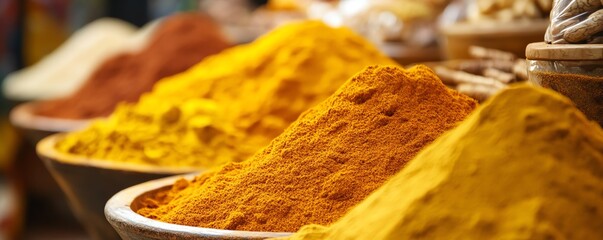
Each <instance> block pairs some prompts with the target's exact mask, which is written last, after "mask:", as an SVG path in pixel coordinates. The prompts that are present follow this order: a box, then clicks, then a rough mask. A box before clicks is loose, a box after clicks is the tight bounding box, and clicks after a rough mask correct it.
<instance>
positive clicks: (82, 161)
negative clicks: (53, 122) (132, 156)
mask: <svg viewBox="0 0 603 240" xmlns="http://www.w3.org/2000/svg"><path fill="white" fill-rule="evenodd" d="M66 135H67V133H56V134H53V135H50V136H48V137H45V138H44V139H42V140H40V142H38V144H37V145H36V152H37V153H38V155H39V156H40V157H41V158H43V159H48V160H50V161H56V162H60V163H63V164H70V165H78V166H82V167H94V168H101V169H108V170H118V171H128V172H138V173H156V174H166V175H175V174H183V173H190V172H198V171H203V170H205V169H203V168H197V167H189V166H182V167H177V166H153V165H146V164H140V163H128V162H115V161H107V160H101V159H94V158H89V157H85V156H81V155H75V154H68V153H63V152H59V151H57V150H56V148H55V146H56V143H57V142H58V141H59V140H61V139H63V138H64V137H65V136H66Z"/></svg>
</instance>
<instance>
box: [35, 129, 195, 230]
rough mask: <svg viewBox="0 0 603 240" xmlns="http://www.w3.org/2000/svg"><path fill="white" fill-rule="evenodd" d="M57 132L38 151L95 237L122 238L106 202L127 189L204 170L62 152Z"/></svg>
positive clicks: (79, 217) (83, 223)
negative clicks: (109, 217) (109, 216)
mask: <svg viewBox="0 0 603 240" xmlns="http://www.w3.org/2000/svg"><path fill="white" fill-rule="evenodd" d="M63 137H64V135H63V134H55V135H51V136H49V137H46V138H44V139H43V140H41V141H40V142H39V143H38V145H37V147H36V150H37V152H38V155H39V156H40V158H41V159H42V160H43V162H44V164H45V165H46V168H48V170H49V171H50V173H51V175H52V176H53V178H54V179H55V180H56V181H57V182H58V183H59V186H60V187H61V189H62V190H63V192H64V193H65V194H66V195H67V198H68V201H69V204H70V207H71V209H72V211H73V212H74V214H75V215H76V217H77V218H78V219H79V221H80V222H81V224H82V225H83V226H84V228H85V229H86V231H87V232H88V233H89V234H90V236H91V237H92V238H94V239H118V238H119V236H118V234H117V232H115V230H113V228H112V227H111V225H110V224H109V223H108V222H107V220H106V219H105V215H104V213H103V212H104V207H105V203H106V202H107V200H109V198H111V196H113V195H114V194H115V193H117V192H119V191H121V190H122V189H124V188H127V187H130V186H133V185H136V184H139V183H142V182H146V181H149V180H153V179H157V178H163V177H167V176H172V175H176V174H183V173H191V172H197V171H200V169H198V168H190V167H157V166H148V165H140V164H132V163H117V162H110V161H103V160H98V159H89V158H86V157H82V156H77V155H71V154H65V153H61V152H58V151H57V150H56V149H55V145H56V143H57V141H58V140H60V139H61V138H63Z"/></svg>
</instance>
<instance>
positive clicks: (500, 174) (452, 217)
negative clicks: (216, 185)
mask: <svg viewBox="0 0 603 240" xmlns="http://www.w3.org/2000/svg"><path fill="white" fill-rule="evenodd" d="M601 226H603V130H602V129H601V128H600V127H599V126H597V124H595V123H594V122H589V121H588V120H587V119H586V117H585V116H584V115H583V114H582V113H581V112H580V111H579V110H578V109H576V108H575V107H574V106H573V105H572V103H571V102H570V101H569V100H568V99H566V98H564V97H562V96H561V95H559V94H556V93H555V92H553V91H550V90H546V89H540V88H538V89H537V88H530V87H525V86H524V87H517V88H512V89H509V90H506V91H504V92H502V93H501V94H499V95H497V96H495V97H494V98H493V99H491V100H490V101H489V102H487V103H485V104H484V105H482V106H481V107H480V108H479V109H478V110H477V111H476V112H475V113H474V114H472V115H471V116H470V117H469V118H467V120H465V121H464V122H463V123H462V124H461V125H460V126H458V127H457V128H455V129H454V130H452V131H450V132H448V133H446V134H445V135H444V136H442V137H441V138H439V139H438V140H436V141H435V142H434V143H433V144H432V145H430V146H429V147H427V148H425V150H424V151H422V152H421V153H420V154H419V155H418V156H417V157H416V158H415V159H413V160H412V161H411V163H410V164H409V165H408V166H407V167H406V168H404V170H402V171H401V172H400V173H398V174H396V175H395V176H394V177H392V178H391V180H389V181H388V182H387V183H386V184H384V185H383V186H382V187H380V188H379V189H378V190H377V191H375V192H374V193H372V194H371V195H370V196H369V197H367V199H366V200H364V201H363V202H361V203H360V204H359V205H357V206H356V207H354V208H353V209H352V210H350V212H348V213H347V214H346V215H345V216H344V217H342V218H341V219H340V220H338V221H337V222H336V223H334V224H333V225H332V226H330V227H328V228H327V227H322V226H318V225H309V226H306V227H304V228H302V229H301V230H300V232H299V233H297V234H296V235H294V236H292V237H290V238H287V239H295V240H301V239H306V240H310V239H311V240H318V239H331V240H338V239H346V240H350V239H376V240H385V239H388V240H389V239H392V240H393V239H600V238H601V236H603V228H601Z"/></svg>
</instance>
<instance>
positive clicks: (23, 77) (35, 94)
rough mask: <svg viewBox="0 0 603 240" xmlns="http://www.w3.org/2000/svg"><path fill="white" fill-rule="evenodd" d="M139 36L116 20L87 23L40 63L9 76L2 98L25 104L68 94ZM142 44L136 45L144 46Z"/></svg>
mask: <svg viewBox="0 0 603 240" xmlns="http://www.w3.org/2000/svg"><path fill="white" fill-rule="evenodd" d="M140 34H141V33H136V27H135V26H133V25H131V24H129V23H127V22H123V21H120V20H117V19H111V18H102V19H99V20H96V21H94V22H91V23H90V24H88V25H86V26H84V27H83V28H82V29H80V30H79V31H77V32H75V33H74V34H73V35H72V36H71V37H70V38H69V39H68V40H67V41H66V42H65V43H64V44H62V45H61V46H60V47H59V48H58V49H57V50H55V51H53V52H52V53H51V54H49V55H48V56H46V57H45V58H43V59H42V60H41V61H40V62H38V63H36V64H34V65H32V66H30V67H27V68H24V69H22V70H19V71H16V72H12V73H11V74H9V75H8V76H7V77H6V79H5V81H4V86H3V91H4V95H6V97H8V98H10V99H13V100H19V101H26V100H34V99H52V98H57V97H65V96H67V95H69V94H72V93H74V92H75V91H77V89H78V88H80V87H81V86H82V84H84V82H85V80H86V79H87V77H88V76H89V75H90V74H91V73H92V72H93V71H94V69H96V68H97V67H98V65H100V64H101V63H102V62H104V61H105V60H106V59H108V58H109V57H110V56H111V55H113V54H116V53H118V52H123V51H128V50H130V49H127V47H128V46H133V43H132V44H130V42H131V41H133V40H132V39H133V37H134V36H136V35H140ZM146 40H147V39H143V40H142V41H139V42H137V43H139V44H145V43H146V42H145V41H146ZM74 66H77V67H74Z"/></svg>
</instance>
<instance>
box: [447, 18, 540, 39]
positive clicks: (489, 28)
mask: <svg viewBox="0 0 603 240" xmlns="http://www.w3.org/2000/svg"><path fill="white" fill-rule="evenodd" d="M548 25H549V21H548V19H534V20H532V21H510V22H494V21H485V22H479V23H474V22H458V23H454V24H452V25H450V26H447V27H444V28H442V29H441V31H442V32H443V33H444V35H447V36H459V37H460V36H467V37H471V36H485V37H489V38H499V37H501V36H516V35H522V34H534V33H540V32H544V31H546V28H547V27H548Z"/></svg>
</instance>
